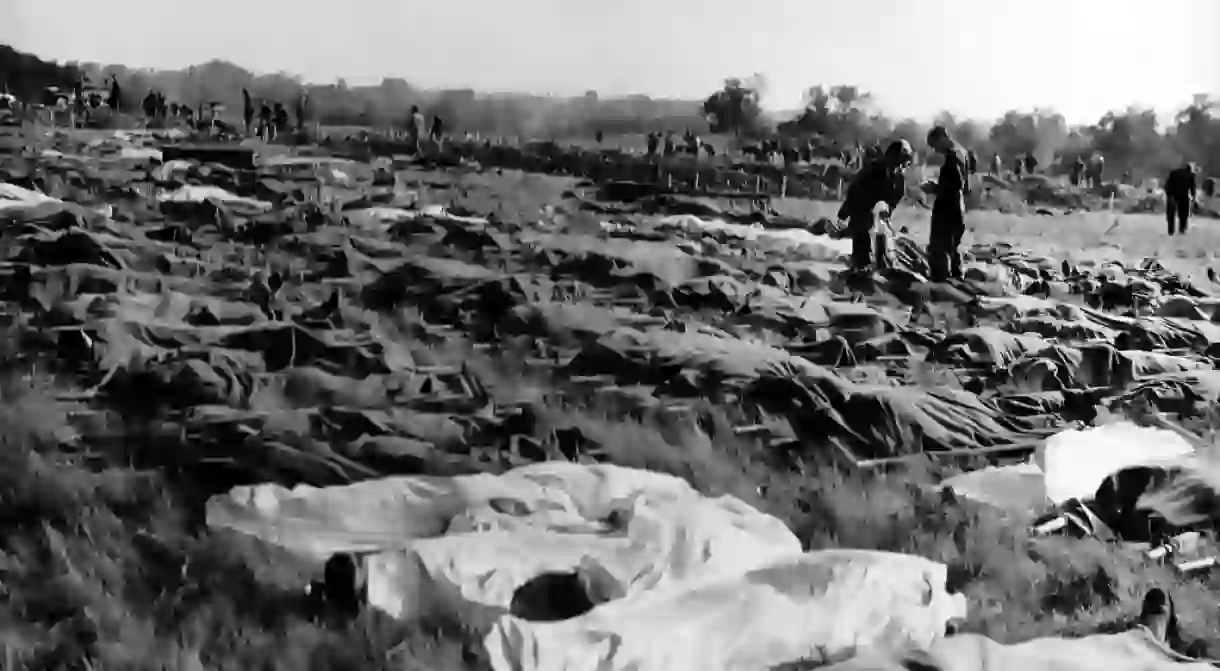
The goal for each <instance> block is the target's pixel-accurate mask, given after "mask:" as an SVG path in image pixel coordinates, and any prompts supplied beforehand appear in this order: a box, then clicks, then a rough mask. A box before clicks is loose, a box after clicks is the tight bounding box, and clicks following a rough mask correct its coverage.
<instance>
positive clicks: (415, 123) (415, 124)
mask: <svg viewBox="0 0 1220 671" xmlns="http://www.w3.org/2000/svg"><path fill="white" fill-rule="evenodd" d="M407 133H408V138H409V139H410V142H411V144H412V145H414V147H415V154H416V155H419V154H421V153H423V146H422V145H421V144H420V143H421V142H423V139H424V113H423V112H421V111H419V105H411V121H410V125H408V126H407Z"/></svg>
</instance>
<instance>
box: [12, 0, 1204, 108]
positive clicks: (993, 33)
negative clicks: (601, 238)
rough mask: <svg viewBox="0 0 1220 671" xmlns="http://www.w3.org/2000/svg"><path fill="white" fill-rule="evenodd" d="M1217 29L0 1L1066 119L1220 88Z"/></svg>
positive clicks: (58, 30) (564, 5)
mask: <svg viewBox="0 0 1220 671" xmlns="http://www.w3.org/2000/svg"><path fill="white" fill-rule="evenodd" d="M9 14H12V16H9ZM1218 34H1220V0H1156V1H1155V2H1152V1H1149V0H748V1H747V0H597V1H593V0H435V1H433V0H346V1H344V2H335V1H334V0H328V1H327V2H324V3H323V2H317V1H316V0H291V1H290V0H208V2H204V3H198V2H187V1H185V0H182V1H175V0H0V42H6V43H9V44H12V45H14V46H15V47H17V48H19V49H22V50H26V51H32V52H34V53H36V54H38V55H40V56H44V57H53V58H56V59H60V60H83V61H99V62H103V63H123V64H125V65H129V66H145V67H175V68H176V67H183V66H186V65H190V64H194V63H200V62H203V61H206V60H209V59H211V58H224V59H227V60H230V61H233V62H235V63H237V64H239V65H242V66H244V67H246V68H249V69H252V70H255V71H256V72H271V71H277V70H285V71H289V72H293V73H296V74H300V75H302V76H303V77H304V78H305V79H306V80H308V81H314V82H326V81H331V80H333V79H334V78H337V77H345V78H346V79H347V80H348V81H349V82H351V83H356V82H360V83H365V82H376V81H379V80H380V79H381V77H383V76H398V77H404V78H406V79H407V80H408V81H410V82H412V83H415V84H419V85H423V86H428V87H440V86H444V87H463V86H469V87H472V88H476V89H484V90H487V89H496V90H525V91H531V92H538V93H546V92H551V93H558V94H577V93H581V92H583V91H584V90H586V89H596V90H597V91H598V92H600V93H601V94H603V95H613V94H622V93H632V92H639V93H646V94H649V95H654V96H669V97H691V98H694V97H702V96H704V95H707V94H708V93H710V92H711V91H712V90H713V89H715V88H716V87H717V86H718V85H719V84H720V82H721V81H722V80H723V79H724V77H727V76H734V75H749V74H751V73H753V72H760V73H762V74H764V75H765V76H766V77H767V78H768V80H769V82H770V86H769V92H768V96H767V98H766V100H765V105H766V106H767V107H770V108H773V109H789V108H795V107H798V106H799V105H800V103H801V93H802V92H803V91H804V90H805V89H806V88H807V87H808V86H810V85H812V84H818V83H822V84H838V83H846V84H856V85H859V86H861V87H863V88H864V89H866V90H869V91H872V92H873V93H874V94H875V96H876V98H877V101H878V104H879V105H880V106H881V108H882V109H883V110H884V111H886V112H887V113H890V114H894V115H902V116H915V117H919V118H928V117H931V116H932V115H934V114H936V113H937V112H938V111H939V110H942V109H948V110H950V111H953V112H955V113H957V114H958V115H964V116H971V117H976V118H992V117H996V116H999V115H1001V114H1002V113H1003V112H1004V111H1005V110H1007V109H1011V108H1017V109H1030V108H1033V107H1035V106H1040V107H1053V108H1055V109H1057V110H1058V111H1060V112H1062V113H1063V114H1064V115H1065V116H1067V117H1068V120H1069V121H1071V122H1074V123H1076V122H1092V121H1095V120H1096V119H1097V117H1099V116H1100V115H1102V114H1103V113H1104V112H1105V111H1107V110H1109V109H1113V108H1124V107H1126V106H1127V105H1128V104H1129V103H1133V102H1134V103H1143V104H1148V105H1152V106H1155V107H1156V108H1158V110H1161V111H1163V112H1168V111H1172V110H1173V109H1175V108H1177V107H1180V106H1181V105H1184V104H1186V103H1188V102H1189V101H1190V99H1191V95H1192V94H1194V93H1202V92H1209V93H1213V94H1220V39H1217V35H1218Z"/></svg>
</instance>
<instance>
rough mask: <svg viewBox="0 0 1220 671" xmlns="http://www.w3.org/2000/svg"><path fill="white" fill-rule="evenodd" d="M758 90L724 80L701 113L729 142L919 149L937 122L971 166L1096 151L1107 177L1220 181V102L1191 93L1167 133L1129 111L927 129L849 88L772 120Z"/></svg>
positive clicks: (1047, 160)
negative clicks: (969, 155) (1180, 170)
mask: <svg viewBox="0 0 1220 671" xmlns="http://www.w3.org/2000/svg"><path fill="white" fill-rule="evenodd" d="M764 87H765V81H764V80H763V79H762V78H761V77H759V76H758V75H755V76H754V77H752V78H748V79H741V78H731V79H726V80H725V84H724V87H723V88H722V89H721V90H719V91H716V92H714V93H712V94H711V95H710V96H709V97H708V98H707V100H706V101H705V102H704V104H703V111H704V113H705V114H706V115H707V116H708V118H709V119H710V120H711V121H712V126H713V128H715V129H716V130H717V131H719V132H731V133H734V134H737V135H739V136H752V137H771V136H775V135H779V136H781V137H789V138H802V137H817V138H819V139H820V140H821V141H823V142H829V143H834V144H837V145H839V146H841V147H844V148H849V147H854V146H855V145H857V144H859V145H860V146H867V145H870V144H873V143H877V142H884V141H887V140H893V139H898V138H902V139H906V140H908V141H910V142H911V144H912V145H913V146H914V147H915V149H916V150H920V151H922V150H924V149H925V146H924V138H925V137H926V134H927V131H928V130H929V127H930V125H931V124H937V125H942V126H945V127H946V128H947V129H949V131H950V132H951V133H952V134H953V135H954V137H955V138H956V139H957V140H958V141H959V142H960V143H961V144H962V145H964V146H965V147H966V148H968V149H972V150H974V151H975V152H976V153H977V154H978V156H979V157H980V160H984V159H989V158H990V157H992V156H994V155H997V154H998V155H999V156H1000V157H1001V159H1002V160H1003V161H1004V163H1005V165H1006V166H1009V165H1011V164H1012V163H1013V162H1014V161H1015V160H1016V159H1017V158H1018V157H1022V156H1025V155H1033V156H1034V157H1035V158H1036V159H1037V160H1038V164H1039V165H1041V166H1046V167H1047V168H1048V169H1050V170H1052V171H1066V170H1067V169H1068V168H1069V167H1070V165H1071V164H1072V163H1073V162H1075V161H1076V159H1077V158H1082V159H1083V160H1085V161H1086V162H1088V161H1089V159H1090V158H1091V157H1093V156H1094V155H1100V156H1102V157H1104V158H1105V166H1106V177H1107V178H1108V179H1116V178H1119V177H1122V176H1123V175H1129V176H1130V178H1131V179H1132V180H1141V179H1145V178H1149V177H1157V178H1164V176H1165V175H1166V173H1167V172H1168V171H1169V170H1170V169H1172V168H1174V167H1176V166H1178V165H1181V164H1182V162H1183V161H1191V162H1194V163H1195V164H1196V165H1197V166H1198V167H1199V168H1200V172H1201V173H1202V174H1204V175H1210V176H1220V114H1217V110H1220V101H1217V100H1213V99H1211V98H1210V97H1208V96H1207V95H1196V96H1194V100H1193V101H1192V103H1191V104H1190V105H1188V106H1186V107H1185V108H1183V109H1182V110H1180V111H1179V112H1178V114H1177V115H1176V117H1175V119H1174V120H1173V122H1172V123H1171V124H1170V125H1169V126H1168V127H1162V126H1161V125H1160V124H1159V123H1158V120H1157V114H1156V112H1155V111H1154V110H1152V109H1147V108H1141V107H1134V106H1132V107H1128V108H1127V109H1126V110H1123V111H1115V112H1108V113H1106V114H1105V115H1104V116H1102V117H1101V118H1100V119H1098V120H1097V122H1096V123H1092V124H1086V125H1080V126H1070V125H1068V123H1067V121H1066V120H1065V119H1064V118H1063V116H1062V115H1060V114H1058V113H1056V112H1055V111H1054V110H1046V109H1036V110H1033V111H1030V112H1022V111H1017V110H1012V111H1009V112H1008V113H1006V114H1005V115H1004V116H1003V117H1002V118H1000V119H997V120H995V121H993V122H991V123H987V122H981V121H977V120H971V119H956V118H954V117H953V115H952V114H949V113H948V112H942V113H941V114H940V115H938V116H937V118H936V119H934V120H933V121H932V122H931V124H930V123H926V122H920V121H917V120H915V119H893V118H890V117H887V116H885V115H883V114H881V113H879V112H877V111H876V109H875V108H874V107H873V105H872V104H871V103H872V96H871V95H870V94H869V93H868V92H866V91H862V90H860V89H859V88H857V87H855V86H848V85H840V86H830V87H825V86H814V87H811V88H810V89H809V90H808V91H807V92H806V95H805V107H804V109H803V110H801V111H800V112H798V113H796V114H795V115H794V116H793V117H792V118H791V119H787V120H784V121H781V122H779V123H775V120H774V119H770V118H768V117H767V115H766V114H764V113H763V112H762V110H761V109H760V108H759V105H758V99H759V95H760V93H761V92H762V91H763V90H765V89H764Z"/></svg>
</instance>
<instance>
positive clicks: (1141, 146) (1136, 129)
mask: <svg viewBox="0 0 1220 671" xmlns="http://www.w3.org/2000/svg"><path fill="white" fill-rule="evenodd" d="M1092 132H1093V137H1094V146H1095V147H1096V149H1097V150H1098V151H1099V152H1101V153H1102V155H1103V156H1105V157H1106V166H1107V168H1109V167H1110V166H1113V170H1115V171H1119V172H1123V173H1126V172H1130V173H1131V175H1132V176H1133V177H1134V178H1135V179H1136V180H1142V179H1146V178H1148V177H1158V176H1161V175H1162V174H1163V173H1164V172H1165V171H1166V170H1168V169H1169V167H1170V166H1171V165H1172V164H1173V163H1174V162H1175V156H1174V155H1173V154H1174V153H1176V152H1174V151H1173V148H1172V147H1170V146H1169V145H1168V143H1165V142H1164V141H1163V138H1162V136H1161V134H1160V133H1159V132H1158V129H1157V120H1156V110H1152V109H1145V108H1138V107H1129V108H1127V110H1126V112H1123V113H1116V112H1109V113H1107V114H1106V115H1105V116H1103V117H1102V118H1101V120H1100V121H1098V122H1097V124H1096V125H1095V126H1094V127H1093V129H1092Z"/></svg>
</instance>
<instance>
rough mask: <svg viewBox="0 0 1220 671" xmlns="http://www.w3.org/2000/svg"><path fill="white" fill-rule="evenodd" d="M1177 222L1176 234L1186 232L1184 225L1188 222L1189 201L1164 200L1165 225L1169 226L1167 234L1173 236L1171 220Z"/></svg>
mask: <svg viewBox="0 0 1220 671" xmlns="http://www.w3.org/2000/svg"><path fill="white" fill-rule="evenodd" d="M1175 218H1176V219H1177V220H1178V233H1185V232H1186V224H1187V223H1189V222H1190V199H1189V198H1167V199H1166V200H1165V223H1167V224H1168V225H1169V234H1170V235H1173V220H1174V219H1175Z"/></svg>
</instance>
